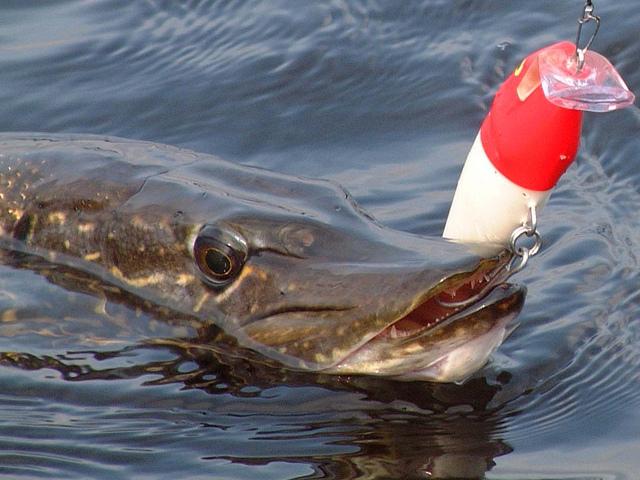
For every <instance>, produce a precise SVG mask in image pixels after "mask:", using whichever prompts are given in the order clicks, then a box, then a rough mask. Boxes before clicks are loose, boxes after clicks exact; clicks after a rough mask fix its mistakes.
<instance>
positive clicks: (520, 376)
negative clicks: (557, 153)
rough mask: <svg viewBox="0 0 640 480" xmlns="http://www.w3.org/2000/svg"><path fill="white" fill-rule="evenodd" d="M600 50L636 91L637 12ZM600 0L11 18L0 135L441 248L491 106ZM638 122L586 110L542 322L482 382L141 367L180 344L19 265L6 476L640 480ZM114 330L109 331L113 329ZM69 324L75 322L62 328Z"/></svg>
mask: <svg viewBox="0 0 640 480" xmlns="http://www.w3.org/2000/svg"><path fill="white" fill-rule="evenodd" d="M595 3H596V10H597V12H596V13H598V14H599V15H601V16H602V18H603V26H602V29H601V32H600V34H599V35H598V37H597V40H596V42H595V44H594V47H595V49H596V50H598V51H600V52H601V53H603V54H604V55H605V56H607V57H608V58H610V59H611V60H612V62H613V63H614V64H615V65H616V66H617V68H618V69H619V71H620V72H621V73H622V75H623V76H624V78H625V79H626V81H627V83H628V84H629V86H630V87H631V88H632V89H635V91H636V93H638V92H639V91H640V70H638V68H637V62H638V60H639V59H640V42H638V26H639V25H640V11H638V9H637V4H636V1H635V0H633V1H632V0H620V1H617V2H604V1H596V2H595ZM582 5H583V2H580V1H577V0H575V1H563V2H557V1H552V0H546V1H538V2H535V3H532V2H524V1H519V2H503V1H498V0H495V1H494V0H485V1H482V2H480V1H476V2H473V1H457V0H446V1H444V0H443V1H437V0H432V1H425V0H422V1H417V0H416V1H414V0H407V1H402V2H392V1H374V0H370V1H364V0H363V1H356V0H353V1H347V0H334V1H323V2H320V1H316V2H302V1H296V0H288V1H287V0H269V1H263V2H260V1H256V0H254V1H240V0H229V1H182V2H175V1H168V0H167V1H160V0H157V1H156V0H136V1H130V0H95V1H88V0H68V1H62V0H58V1H47V2H42V1H38V0H20V1H18V0H4V1H3V2H1V4H0V130H1V131H47V132H84V133H94V134H105V135H118V136H123V137H127V138H133V139H144V140H150V141H154V142H161V143H168V144H172V145H178V146H184V147H188V148H192V149H195V150H198V151H203V152H209V153H215V154H217V155H220V156H223V157H225V158H227V159H230V160H232V161H236V162H239V163H247V164H254V165H260V166H263V167H267V168H271V169H274V170H279V171H282V172H287V173H295V174H303V175H307V176H315V177H325V178H331V179H334V180H336V181H338V182H340V183H342V184H343V185H345V186H346V187H347V188H348V189H349V190H350V191H351V192H352V194H353V195H354V197H355V198H356V199H357V200H358V201H359V202H360V204H361V205H363V206H364V207H365V208H367V209H368V210H369V211H370V212H372V213H373V214H374V215H375V216H376V217H378V219H380V220H381V221H382V222H384V223H386V224H387V225H390V226H392V227H395V228H398V229H402V230H407V231H412V232H416V233H420V234H428V235H440V233H441V231H442V228H443V226H444V221H445V218H446V213H447V210H448V206H449V203H450V201H451V198H452V196H453V190H454V188H455V184H456V181H457V176H458V173H459V171H460V169H461V166H462V162H463V160H464V158H465V156H466V153H467V151H468V148H469V147H470V145H471V143H472V141H473V138H474V137H475V134H476V131H477V129H478V127H479V125H480V122H481V121H482V118H483V117H484V115H485V114H486V111H487V109H488V107H489V105H490V102H491V99H492V96H493V94H494V93H495V91H496V89H497V87H498V86H499V84H500V83H501V81H502V80H503V78H504V77H505V75H506V74H507V73H509V72H510V71H511V70H512V69H513V68H514V67H515V66H516V65H517V64H518V63H519V62H520V60H521V58H522V57H523V56H524V55H526V54H528V53H529V52H531V51H533V50H536V49H538V48H540V47H542V46H544V45H546V44H549V43H551V42H555V41H557V40H560V39H565V38H573V36H574V35H575V27H576V23H575V20H576V18H577V17H578V15H579V14H580V12H581V8H582ZM639 133H640V110H639V109H638V107H637V106H635V107H632V108H630V109H627V110H625V111H622V112H617V113H611V114H606V115H605V114H603V115H595V114H593V115H588V116H587V117H586V119H585V124H584V130H583V138H582V144H581V151H580V155H579V157H578V160H577V162H576V164H575V165H573V166H572V167H571V169H570V170H569V171H568V173H567V174H566V175H565V176H564V177H563V179H562V181H561V182H560V184H559V186H558V187H557V189H556V191H555V193H554V195H553V196H552V198H551V201H550V203H549V205H548V206H547V207H546V209H545V211H544V213H543V215H542V217H541V219H540V223H541V229H542V231H543V235H544V238H545V242H546V243H545V247H544V250H543V251H542V252H541V253H540V254H539V255H538V256H537V257H536V258H535V259H534V260H532V262H531V264H530V266H528V267H527V269H526V270H525V271H523V272H522V273H520V274H519V275H518V281H519V282H521V283H524V284H526V285H527V287H528V289H529V294H528V298H527V304H526V306H525V310H524V312H523V314H522V316H521V320H522V323H521V326H520V327H519V328H518V329H517V330H516V331H515V333H514V334H513V335H512V336H511V337H510V338H509V340H508V341H507V342H506V343H505V344H504V345H503V346H502V347H501V348H500V350H499V351H498V353H497V354H496V355H495V356H494V358H493V359H492V361H491V363H490V364H489V365H487V367H486V368H485V369H483V370H482V371H481V372H479V373H478V374H477V375H476V376H475V377H474V378H473V379H471V380H470V381H469V382H467V383H465V384H464V385H431V384H427V383H399V382H391V381H384V380H375V379H368V378H338V377H326V376H309V375H298V374H289V375H288V374H285V373H282V372H273V371H268V370H264V369H261V368H260V367H257V366H247V367H246V368H238V366H237V365H234V364H229V365H225V364H224V362H221V361H220V359H219V358H218V357H217V356H216V352H215V351H206V350H204V349H202V348H195V347H194V348H192V349H189V348H184V346H173V345H168V344H167V345H163V346H159V347H158V348H149V349H145V348H139V347H138V348H134V347H133V345H134V344H135V340H136V339H138V338H141V337H144V336H145V335H146V334H147V333H148V332H149V331H153V332H154V333H155V334H156V335H157V336H158V337H160V336H162V335H161V334H162V331H163V330H162V329H163V328H165V327H164V326H163V325H161V324H159V322H154V319H153V318H152V317H149V316H146V315H143V316H141V317H140V316H136V315H135V312H132V311H129V310H128V309H127V307H126V306H123V305H118V304H110V303H109V302H107V303H106V304H105V303H104V301H102V303H101V300H100V299H99V298H95V297H93V296H91V295H86V294H81V293H78V292H75V293H74V292H67V291H65V290H64V289H63V288H62V287H61V286H57V285H54V284H52V283H49V282H48V281H47V280H46V279H45V278H44V277H42V276H39V275H38V274H36V273H33V272H30V271H29V270H24V269H17V268H14V267H11V266H10V265H4V266H1V267H0V308H1V310H2V317H1V321H0V352H2V353H1V355H0V360H1V361H0V363H1V364H2V367H0V385H1V386H2V388H1V390H0V473H1V474H2V475H4V476H6V477H7V478H109V479H118V478H122V479H132V478H136V479H137V478H171V479H173V478H194V479H196V478H203V479H204V478H208V479H209V478H231V479H241V478H274V479H285V478H447V477H458V478H481V477H482V476H483V475H485V474H486V476H487V477H488V478H493V479H520V480H525V479H526V480H532V479H535V480H543V479H544V480H551V479H558V478H561V479H571V480H577V479H580V480H586V479H589V480H596V479H597V480H611V479H616V480H621V479H634V478H638V471H640V459H639V457H638V455H637V453H638V451H639V449H640V440H638V439H639V438H640V413H638V412H640V410H639V408H638V407H640V347H639V345H640V323H639V320H640V319H639V316H640V313H639V312H640V293H639V292H638V286H639V285H640V278H639V274H638V270H639V258H638V255H639V254H638V251H639V248H638V247H640V220H639V217H638V207H639V206H640V170H639V169H638V168H637V165H638V160H639V153H638V152H639V151H640V135H639ZM104 311H107V313H108V314H109V315H110V318H112V320H113V321H112V322H111V324H108V325H105V324H104V323H103V315H102V314H103V313H104ZM52 318H53V319H54V320H52Z"/></svg>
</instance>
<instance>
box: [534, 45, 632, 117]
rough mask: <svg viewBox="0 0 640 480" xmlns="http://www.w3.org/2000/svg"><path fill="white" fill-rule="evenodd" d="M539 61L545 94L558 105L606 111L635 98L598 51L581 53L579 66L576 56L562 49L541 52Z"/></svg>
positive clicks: (618, 107) (620, 106)
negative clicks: (581, 58) (582, 55)
mask: <svg viewBox="0 0 640 480" xmlns="http://www.w3.org/2000/svg"><path fill="white" fill-rule="evenodd" d="M538 62H539V69H540V81H541V83H542V90H543V92H544V95H545V97H546V98H547V100H549V101H550V102H551V103H553V104H554V105H557V106H559V107H562V108H571V109H574V110H584V111H590V112H609V111H612V110H618V109H621V108H625V107H628V106H629V105H632V104H633V102H634V100H635V95H634V94H633V93H632V92H631V91H630V90H629V88H628V87H627V85H626V84H625V83H624V80H623V79H622V77H621V76H620V74H619V73H618V72H617V70H616V69H615V67H614V66H613V65H612V64H611V63H610V62H609V60H607V59H606V58H605V57H603V56H602V55H600V54H599V53H596V52H593V51H591V50H588V51H586V52H584V63H583V65H582V68H579V66H578V57H577V56H576V55H572V54H570V53H567V51H565V50H563V49H561V48H549V49H546V50H544V51H542V52H540V55H539V56H538Z"/></svg>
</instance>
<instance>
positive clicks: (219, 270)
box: [204, 248, 232, 277]
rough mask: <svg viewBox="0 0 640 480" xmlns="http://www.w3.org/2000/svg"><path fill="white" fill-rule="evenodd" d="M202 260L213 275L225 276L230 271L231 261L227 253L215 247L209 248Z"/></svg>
mask: <svg viewBox="0 0 640 480" xmlns="http://www.w3.org/2000/svg"><path fill="white" fill-rule="evenodd" d="M204 261H205V263H206V264H207V267H208V268H209V270H210V271H211V273H212V274H213V275H216V276H218V277H225V276H227V275H229V273H231V267H232V262H231V259H230V258H229V256H228V255H225V254H224V252H221V251H220V250H218V249H216V248H209V249H208V250H207V252H206V254H205V257H204Z"/></svg>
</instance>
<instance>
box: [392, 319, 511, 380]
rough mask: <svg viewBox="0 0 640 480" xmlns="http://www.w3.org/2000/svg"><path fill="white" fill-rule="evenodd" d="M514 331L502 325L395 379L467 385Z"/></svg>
mask: <svg viewBox="0 0 640 480" xmlns="http://www.w3.org/2000/svg"><path fill="white" fill-rule="evenodd" d="M514 316H515V315H514ZM507 324H508V322H507ZM511 331H512V329H508V328H507V325H505V324H503V323H502V322H500V325H497V326H496V327H495V328H493V329H491V330H490V331H489V332H487V333H485V334H484V335H481V336H479V337H477V338H474V339H473V340H470V341H468V342H466V343H464V344H463V345H461V346H459V347H457V348H455V349H453V350H451V351H450V352H448V353H446V354H444V355H443V356H442V357H440V358H439V359H437V360H436V361H434V362H433V363H431V364H429V365H428V366H426V367H424V368H420V369H417V370H414V371H411V372H407V373H403V374H400V375H396V376H394V377H393V378H395V379H396V380H403V381H413V380H427V381H431V382H442V383H463V382H464V381H465V380H466V379H468V378H469V377H470V376H471V375H473V374H474V373H476V372H477V371H478V370H480V369H481V368H482V367H483V366H484V365H485V364H486V363H487V362H488V361H489V358H490V357H491V355H493V353H494V352H495V351H496V350H497V349H498V347H499V346H500V345H501V344H502V342H504V340H505V339H506V338H507V337H508V336H509V333H511Z"/></svg>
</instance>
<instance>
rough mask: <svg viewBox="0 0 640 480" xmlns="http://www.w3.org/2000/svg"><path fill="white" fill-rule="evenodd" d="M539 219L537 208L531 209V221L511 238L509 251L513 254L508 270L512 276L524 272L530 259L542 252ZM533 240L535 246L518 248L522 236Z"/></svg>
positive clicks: (516, 230)
mask: <svg viewBox="0 0 640 480" xmlns="http://www.w3.org/2000/svg"><path fill="white" fill-rule="evenodd" d="M537 223H538V219H537V215H536V208H535V206H531V207H529V219H528V220H527V222H525V223H524V224H523V225H521V226H520V227H517V228H516V229H515V230H514V231H513V232H512V233H511V237H510V238H509V250H510V251H511V253H512V254H513V258H512V259H511V263H510V264H509V265H508V267H507V270H508V271H509V274H510V275H513V274H514V273H517V272H519V271H520V270H522V269H523V268H524V267H525V265H526V264H527V262H528V261H529V258H530V257H533V256H534V255H535V254H536V253H538V252H539V251H540V248H541V247H542V236H541V235H540V232H539V231H538V225H537ZM523 235H524V236H526V237H528V238H533V245H532V246H531V247H525V246H522V245H520V246H518V242H519V241H520V239H521V238H522V236H523Z"/></svg>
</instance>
